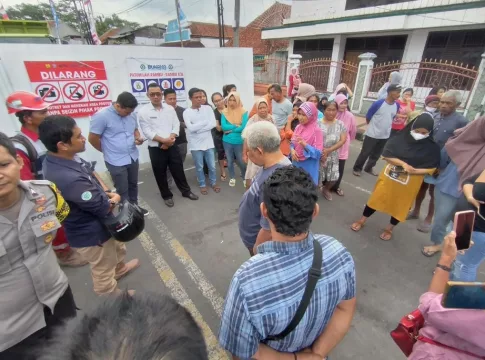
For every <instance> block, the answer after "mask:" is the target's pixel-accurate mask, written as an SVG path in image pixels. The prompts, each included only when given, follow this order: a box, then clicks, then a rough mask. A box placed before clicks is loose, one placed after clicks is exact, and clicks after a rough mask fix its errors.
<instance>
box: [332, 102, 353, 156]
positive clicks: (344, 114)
mask: <svg viewBox="0 0 485 360" xmlns="http://www.w3.org/2000/svg"><path fill="white" fill-rule="evenodd" d="M344 100H348V99H347V96H345V95H344V94H338V95H337V96H335V102H336V103H337V105H339V106H340V104H341V103H342V101H344ZM337 119H339V120H340V121H342V122H343V123H344V125H345V128H346V129H347V140H345V144H344V145H343V146H342V147H341V148H340V149H339V159H340V160H347V159H348V158H349V147H350V142H351V141H352V140H354V139H355V136H356V134H357V123H356V121H355V117H354V114H352V113H351V112H350V111H348V110H345V111H338V112H337Z"/></svg>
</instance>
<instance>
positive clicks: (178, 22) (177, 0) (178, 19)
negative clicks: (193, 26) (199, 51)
mask: <svg viewBox="0 0 485 360" xmlns="http://www.w3.org/2000/svg"><path fill="white" fill-rule="evenodd" d="M175 8H176V9H177V24H178V27H179V36H180V47H184V40H183V39H182V26H181V25H180V3H179V0H175Z"/></svg>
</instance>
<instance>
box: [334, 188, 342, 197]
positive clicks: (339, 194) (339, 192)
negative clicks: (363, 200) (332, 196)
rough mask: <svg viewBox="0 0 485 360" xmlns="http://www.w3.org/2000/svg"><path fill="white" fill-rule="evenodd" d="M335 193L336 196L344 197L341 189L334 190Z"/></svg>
mask: <svg viewBox="0 0 485 360" xmlns="http://www.w3.org/2000/svg"><path fill="white" fill-rule="evenodd" d="M335 192H336V193H337V195H338V196H344V192H343V190H342V189H341V188H338V189H337V190H335Z"/></svg>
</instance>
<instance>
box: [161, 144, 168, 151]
mask: <svg viewBox="0 0 485 360" xmlns="http://www.w3.org/2000/svg"><path fill="white" fill-rule="evenodd" d="M160 149H162V150H168V146H167V145H165V144H162V146H160Z"/></svg>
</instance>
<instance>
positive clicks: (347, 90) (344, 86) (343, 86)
mask: <svg viewBox="0 0 485 360" xmlns="http://www.w3.org/2000/svg"><path fill="white" fill-rule="evenodd" d="M344 91H345V95H347V99H350V98H351V97H352V96H354V94H353V93H352V90H350V88H349V87H348V86H347V84H346V83H340V84H338V85H337V87H336V88H335V91H334V92H333V94H332V95H330V97H329V98H328V101H335V97H336V96H337V95H338V94H340V93H342V92H344Z"/></svg>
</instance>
